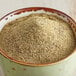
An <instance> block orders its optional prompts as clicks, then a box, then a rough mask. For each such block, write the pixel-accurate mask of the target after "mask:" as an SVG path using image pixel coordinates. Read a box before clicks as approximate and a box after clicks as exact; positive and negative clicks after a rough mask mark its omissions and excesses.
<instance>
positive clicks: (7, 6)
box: [0, 0, 76, 76]
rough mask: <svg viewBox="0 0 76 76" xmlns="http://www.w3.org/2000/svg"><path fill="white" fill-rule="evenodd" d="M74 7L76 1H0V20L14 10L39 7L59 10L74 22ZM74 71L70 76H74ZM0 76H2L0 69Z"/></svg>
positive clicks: (75, 18)
mask: <svg viewBox="0 0 76 76" xmlns="http://www.w3.org/2000/svg"><path fill="white" fill-rule="evenodd" d="M75 5H76V0H0V18H1V17H2V16H4V15H5V14H7V13H9V12H11V11H13V10H16V9H20V8H26V7H37V6H39V7H40V6H41V7H50V8H54V9H58V10H61V11H63V12H65V13H66V14H68V15H70V16H71V17H72V18H73V19H74V20H75V21H76V16H75V14H76V10H75ZM75 71H76V70H74V73H73V75H72V76H76V73H75ZM0 76H4V75H3V72H2V69H1V67H0Z"/></svg>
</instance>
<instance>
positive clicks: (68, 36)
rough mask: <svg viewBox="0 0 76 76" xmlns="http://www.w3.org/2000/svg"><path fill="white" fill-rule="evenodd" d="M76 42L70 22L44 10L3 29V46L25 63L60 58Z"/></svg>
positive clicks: (69, 52) (69, 50)
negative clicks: (45, 12)
mask: <svg viewBox="0 0 76 76" xmlns="http://www.w3.org/2000/svg"><path fill="white" fill-rule="evenodd" d="M75 45H76V40H75V36H74V34H73V31H72V29H71V27H70V25H69V24H68V23H67V22H65V21H64V20H62V19H61V18H59V17H57V16H55V15H47V14H44V13H41V14H31V15H29V16H25V17H22V18H19V19H16V20H14V21H11V22H9V23H7V24H6V25H5V27H4V28H3V29H2V31H1V32H0V48H2V49H3V50H4V51H5V52H6V53H7V54H8V56H10V57H12V58H14V59H16V60H19V61H24V62H26V63H35V64H39V63H41V64H44V63H51V62H56V61H59V60H61V59H63V58H65V57H67V56H68V55H69V54H71V53H72V52H73V50H74V48H75Z"/></svg>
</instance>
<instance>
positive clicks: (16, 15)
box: [0, 7, 76, 65]
mask: <svg viewBox="0 0 76 76" xmlns="http://www.w3.org/2000/svg"><path fill="white" fill-rule="evenodd" d="M32 13H46V14H49V15H56V16H58V17H60V18H62V19H63V20H65V21H66V22H68V23H69V24H70V25H71V27H72V30H73V31H74V34H75V37H76V26H75V25H76V23H75V21H73V20H72V19H71V17H69V16H68V15H66V14H64V13H63V12H60V11H57V10H55V9H51V8H42V7H41V8H40V7H35V8H24V9H20V10H16V11H13V12H11V13H9V14H7V15H6V16H4V17H3V18H2V19H0V31H1V30H2V28H3V27H4V26H5V24H6V23H8V22H10V21H12V20H15V19H17V18H20V17H23V16H28V15H29V14H32ZM1 53H2V54H3V55H4V56H5V57H7V58H10V59H11V60H13V61H15V62H18V63H21V62H19V61H16V60H14V59H12V58H11V57H8V56H7V55H6V54H5V53H4V52H1ZM21 64H25V63H24V62H22V63H21ZM29 64H30V63H28V64H26V65H29ZM40 65H41V64H40ZM42 65H43V64H42Z"/></svg>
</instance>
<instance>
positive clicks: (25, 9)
mask: <svg viewBox="0 0 76 76" xmlns="http://www.w3.org/2000/svg"><path fill="white" fill-rule="evenodd" d="M37 10H44V11H47V12H52V13H53V12H55V13H57V14H58V15H61V16H63V17H67V18H68V20H70V22H72V23H73V25H76V22H75V21H74V20H73V19H72V18H71V17H69V16H68V15H66V14H65V13H63V12H61V11H58V10H56V9H52V8H46V7H28V8H22V9H18V10H15V11H13V12H10V13H8V14H7V15H5V16H3V17H2V18H1V19H0V21H1V20H3V19H4V18H6V17H7V16H9V15H10V14H14V15H18V14H20V13H23V12H27V11H37ZM74 27H75V28H76V26H74ZM75 51H76V47H75V49H74V51H73V52H72V53H71V54H70V55H68V56H67V57H65V58H63V59H61V60H59V61H56V62H52V63H44V64H34V63H26V62H22V61H18V60H15V59H13V58H12V57H9V56H8V55H7V53H6V52H4V51H3V50H2V49H1V48H0V53H1V54H2V55H3V56H4V57H6V58H8V59H10V60H11V61H13V62H16V63H19V64H22V65H29V66H47V65H52V64H57V63H58V62H61V61H63V60H65V59H66V58H68V57H69V56H71V55H72V54H73V53H74V52H75Z"/></svg>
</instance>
